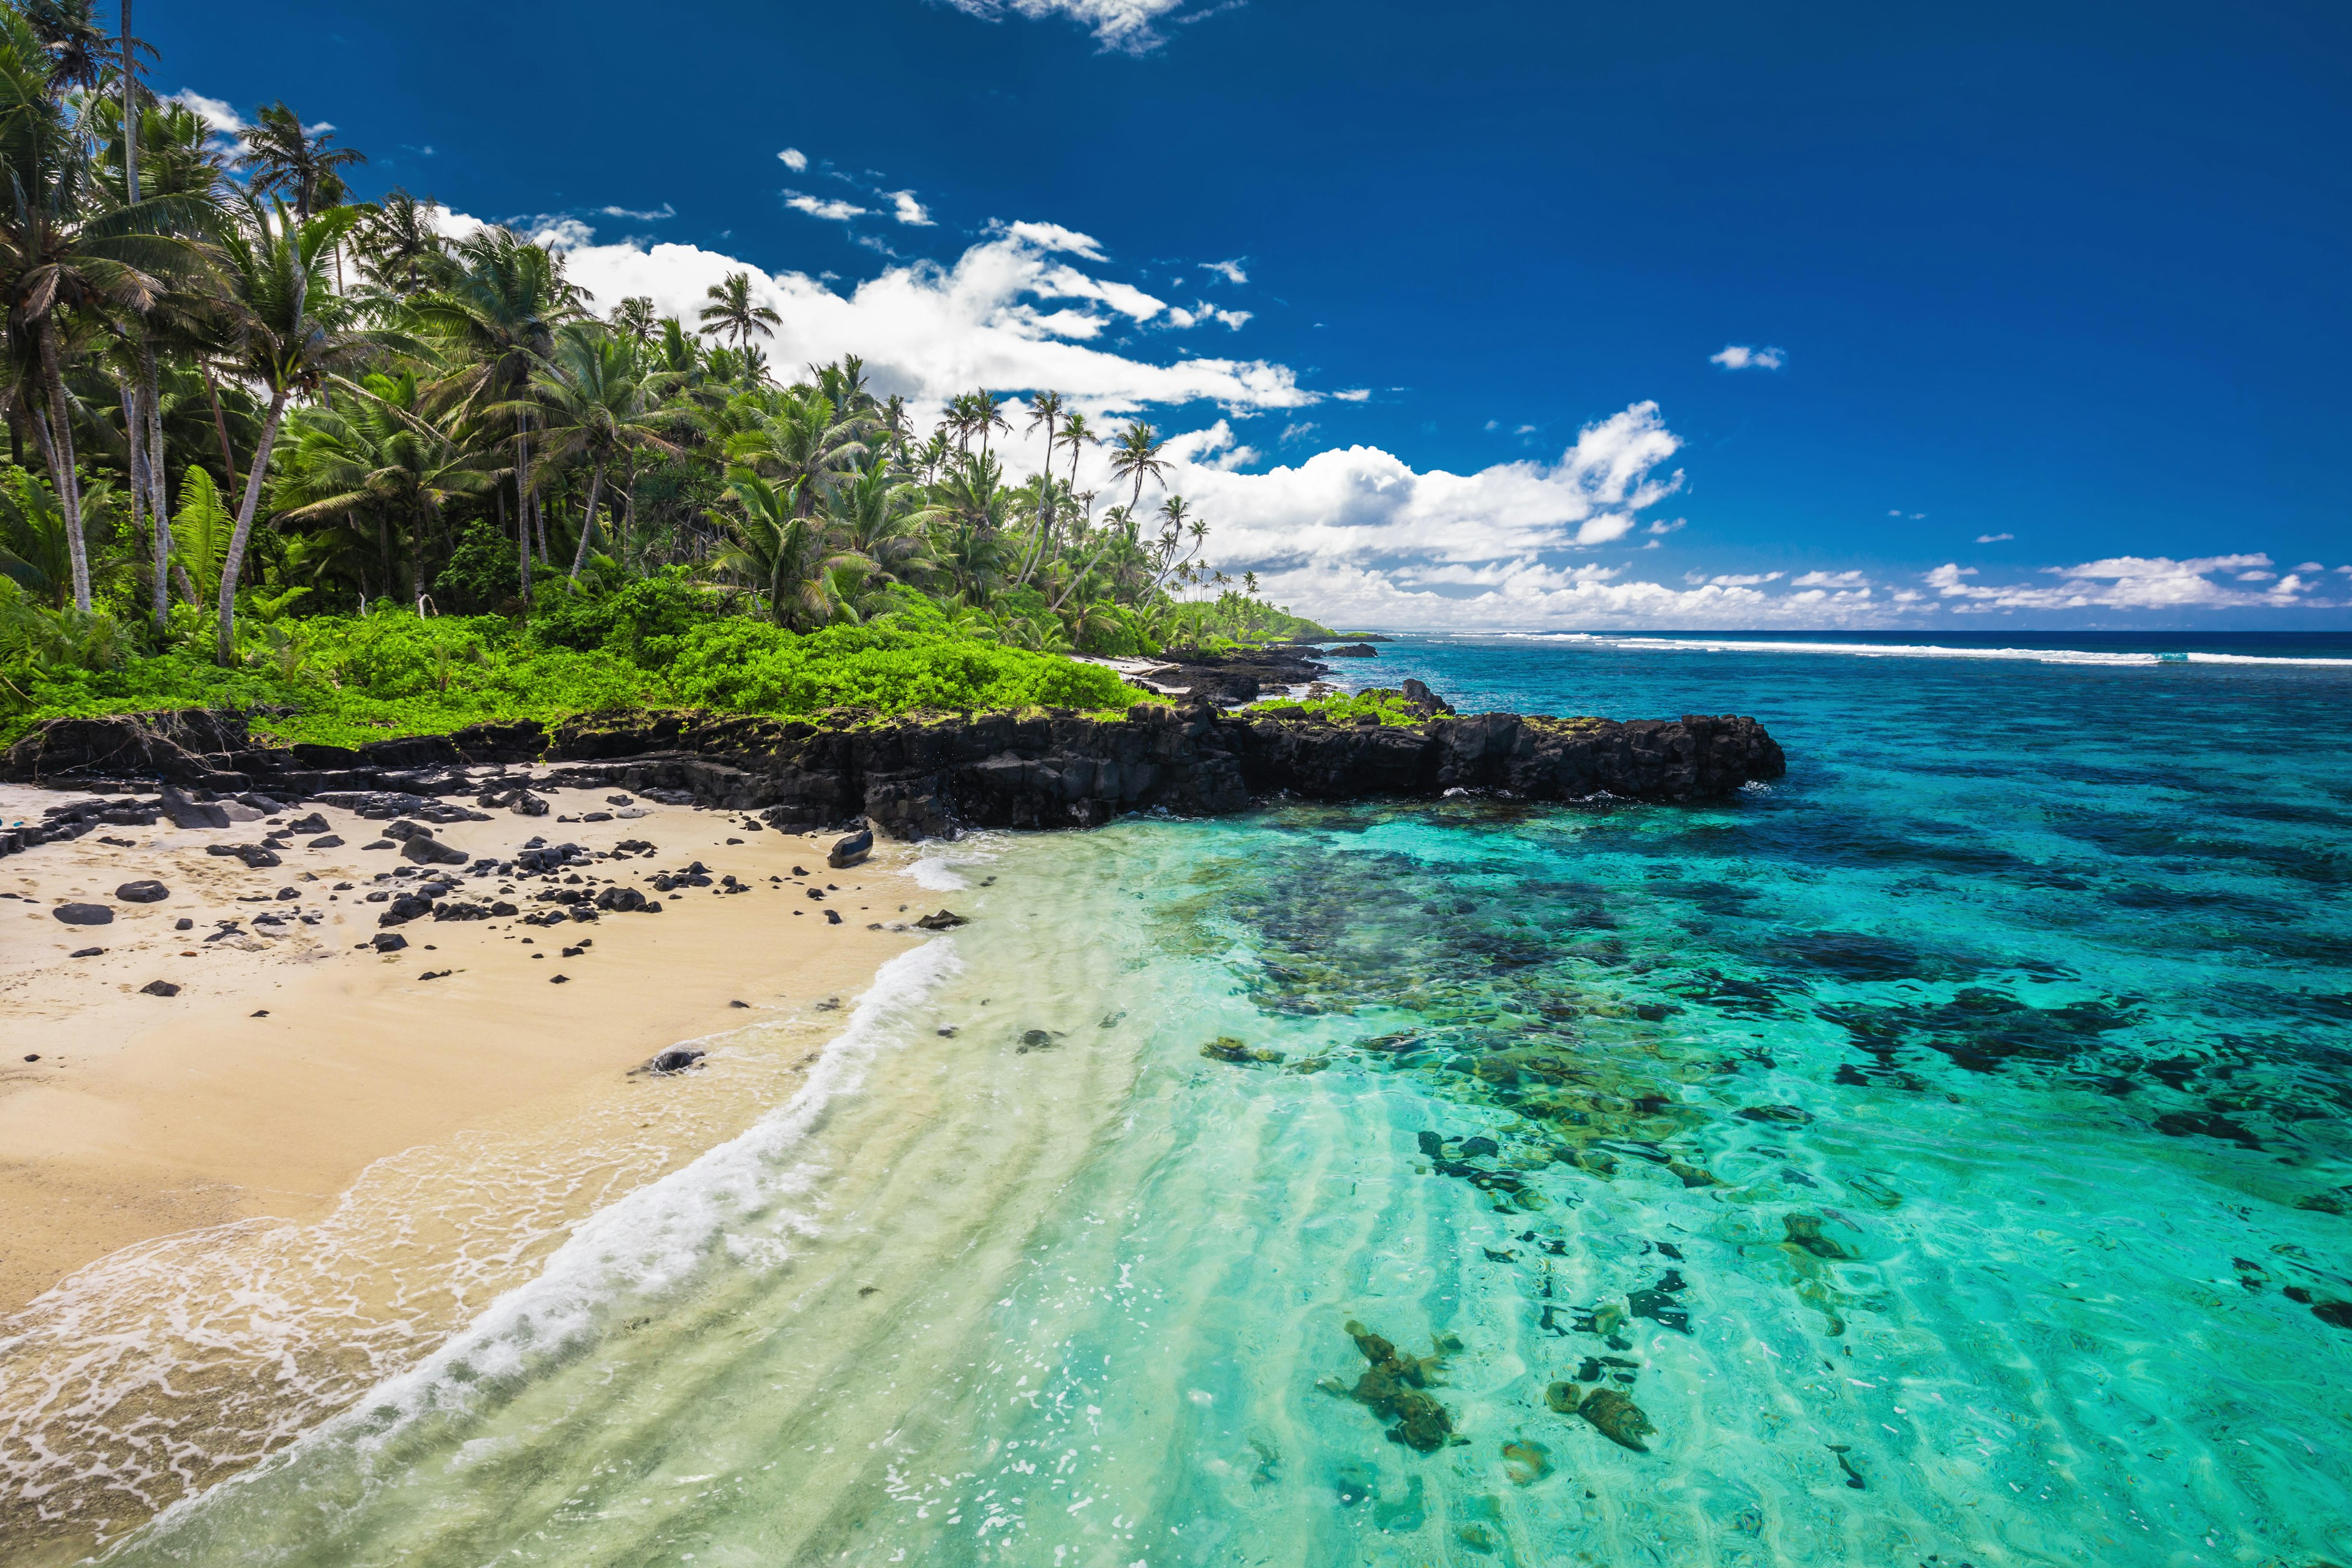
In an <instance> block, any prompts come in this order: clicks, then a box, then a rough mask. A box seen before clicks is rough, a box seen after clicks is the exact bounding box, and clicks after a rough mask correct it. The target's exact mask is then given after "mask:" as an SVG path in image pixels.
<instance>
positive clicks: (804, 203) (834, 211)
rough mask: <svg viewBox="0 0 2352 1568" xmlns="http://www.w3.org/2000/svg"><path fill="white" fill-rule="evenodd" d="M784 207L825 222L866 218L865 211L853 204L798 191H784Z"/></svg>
mask: <svg viewBox="0 0 2352 1568" xmlns="http://www.w3.org/2000/svg"><path fill="white" fill-rule="evenodd" d="M784 205H786V206H788V207H790V208H792V209H793V211H794V212H804V213H806V214H808V215H809V216H811V217H818V218H824V219H825V220H826V221H827V222H846V221H847V220H848V219H850V218H854V217H864V216H866V209H865V208H864V207H861V206H858V205H855V204H854V203H850V202H845V201H838V200H828V199H827V198H825V197H824V196H811V195H803V194H802V193H800V192H799V191H786V192H785V193H784Z"/></svg>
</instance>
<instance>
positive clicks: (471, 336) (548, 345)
mask: <svg viewBox="0 0 2352 1568" xmlns="http://www.w3.org/2000/svg"><path fill="white" fill-rule="evenodd" d="M456 259H457V262H458V264H459V266H460V267H461V268H462V270H461V271H459V272H458V273H457V275H456V276H455V277H453V278H452V279H450V280H449V282H448V283H447V284H446V285H445V286H443V287H442V288H439V289H432V290H429V291H427V292H426V293H425V294H423V295H420V296H419V297H418V298H417V299H416V300H414V301H412V302H411V304H410V306H409V313H410V314H411V315H412V317H413V318H414V319H415V321H417V322H418V323H419V324H420V325H421V326H423V327H424V328H425V329H426V330H427V331H432V332H435V333H436V334H438V335H439V336H440V337H442V338H443V339H444V340H445V341H446V342H447V343H448V344H449V345H450V347H451V348H452V349H453V350H454V351H456V352H457V353H458V354H459V355H460V356H461V358H462V359H463V360H465V361H467V362H469V363H467V365H466V368H465V369H463V370H462V371H460V372H459V373H458V374H456V375H453V376H451V377H450V378H449V379H448V380H447V381H446V383H444V384H443V385H444V389H445V390H446V393H447V394H448V395H452V396H454V397H455V398H457V399H458V400H459V401H460V402H461V403H462V405H464V406H465V407H467V408H468V409H469V410H472V411H475V412H479V411H481V410H484V409H487V408H488V407H490V406H492V405H499V406H502V407H504V408H505V409H507V410H509V412H510V413H511V416H512V418H513V420H514V433H513V441H514V449H515V509H516V516H515V549H516V556H517V566H516V570H517V573H518V574H519V576H520V588H521V592H522V599H523V603H524V604H526V605H528V604H529V603H530V577H531V571H530V564H531V551H530V542H531V530H530V522H531V510H532V507H531V502H532V496H533V490H532V486H531V471H530V420H531V415H530V409H529V408H528V407H527V406H526V405H524V404H523V403H522V402H520V401H519V396H520V393H521V391H522V389H523V387H524V386H526V385H527V384H529V383H530V377H531V375H532V374H534V373H535V372H536V371H537V369H538V367H539V366H540V365H541V363H545V361H546V358H547V356H548V355H549V354H550V353H552V352H553V350H554V347H555V329H556V328H557V327H558V326H559V325H561V324H562V322H564V321H571V320H573V319H575V318H576V317H578V316H579V315H580V314H581V312H582V310H583V307H584V304H585V302H586V300H588V298H589V296H588V293H587V290H585V289H581V288H580V287H578V286H577V285H575V284H573V283H572V282H570V281H568V280H567V279H565V278H564V276H563V258H562V257H561V256H559V255H557V254H555V253H554V252H552V251H550V250H548V249H546V248H545V247H541V246H537V245H532V244H530V242H529V241H527V240H525V239H523V238H522V237H520V236H519V235H517V234H515V233H514V232H513V231H512V230H511V229H504V228H486V229H484V230H482V231H481V232H480V233H479V234H476V235H471V236H469V237H467V238H465V239H463V240H460V241H459V242H458V244H457V257H456ZM505 504H506V502H505V497H504V494H503V492H501V494H500V497H499V508H500V516H501V519H503V516H504V508H505Z"/></svg>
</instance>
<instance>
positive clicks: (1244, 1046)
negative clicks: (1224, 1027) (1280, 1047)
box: [1201, 1035, 1282, 1065]
mask: <svg viewBox="0 0 2352 1568" xmlns="http://www.w3.org/2000/svg"><path fill="white" fill-rule="evenodd" d="M1201 1054H1202V1056H1204V1057H1206V1058H1209V1059H1210V1060H1211V1061H1216V1062H1238V1063H1242V1064H1244V1065H1246V1064H1248V1063H1250V1062H1268V1063H1277V1062H1280V1061H1281V1060H1282V1053H1281V1052H1280V1051H1270V1050H1267V1049H1266V1048H1265V1047H1263V1046H1253V1045H1251V1044H1249V1043H1248V1042H1247V1041H1244V1040H1237V1039H1235V1038H1234V1037H1232V1036H1231V1035H1219V1036H1218V1037H1216V1038H1215V1039H1213V1040H1211V1041H1210V1042H1209V1043H1208V1044H1207V1045H1205V1046H1202V1047H1201Z"/></svg>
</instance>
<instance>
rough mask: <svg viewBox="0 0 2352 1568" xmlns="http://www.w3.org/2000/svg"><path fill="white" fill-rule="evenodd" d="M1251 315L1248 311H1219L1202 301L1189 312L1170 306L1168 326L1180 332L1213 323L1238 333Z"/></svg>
mask: <svg viewBox="0 0 2352 1568" xmlns="http://www.w3.org/2000/svg"><path fill="white" fill-rule="evenodd" d="M1251 314H1252V312H1250V311H1248V310H1219V309H1217V307H1216V306H1214V305H1212V304H1211V303H1209V301H1207V300H1201V301H1199V302H1198V303H1196V304H1194V305H1193V307H1192V309H1191V310H1185V309H1183V308H1182V307H1181V306H1175V305H1171V306H1170V307H1169V309H1168V324H1169V325H1170V326H1171V327H1174V328H1176V329H1177V330H1179V331H1183V330H1185V329H1188V328H1192V327H1200V326H1206V325H1209V324H1210V323H1212V322H1214V323H1215V324H1217V325H1219V326H1223V327H1231V328H1232V329H1233V330H1234V331H1237V332H1238V331H1241V330H1242V328H1243V327H1244V326H1246V325H1247V324H1248V323H1249V319H1250V316H1251Z"/></svg>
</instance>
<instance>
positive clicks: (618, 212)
mask: <svg viewBox="0 0 2352 1568" xmlns="http://www.w3.org/2000/svg"><path fill="white" fill-rule="evenodd" d="M596 210H597V211H598V212H599V213H601V214H603V215H604V216H606V217H633V218H635V219H636V220H637V221H638V222H639V223H659V222H661V220H662V219H664V218H669V217H676V216H677V208H676V207H674V206H672V205H669V204H668V203H667V202H664V203H662V205H661V211H659V212H633V211H631V210H630V209H629V208H627V207H598V208H597V209H596Z"/></svg>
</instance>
